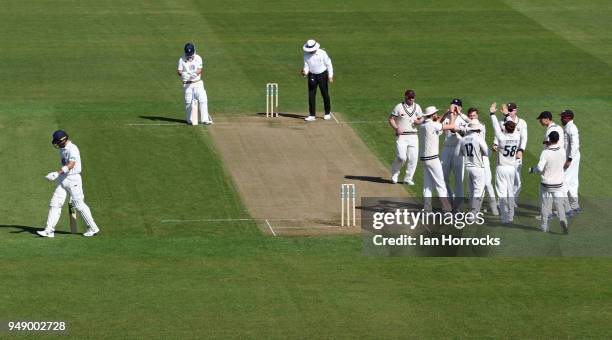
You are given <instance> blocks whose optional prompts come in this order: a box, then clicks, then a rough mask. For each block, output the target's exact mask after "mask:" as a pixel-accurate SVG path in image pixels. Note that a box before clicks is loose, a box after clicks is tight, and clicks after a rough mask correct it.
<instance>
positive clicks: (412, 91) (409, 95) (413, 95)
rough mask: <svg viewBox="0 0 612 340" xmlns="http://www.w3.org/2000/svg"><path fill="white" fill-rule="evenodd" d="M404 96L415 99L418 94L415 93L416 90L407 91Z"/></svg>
mask: <svg viewBox="0 0 612 340" xmlns="http://www.w3.org/2000/svg"><path fill="white" fill-rule="evenodd" d="M404 96H406V97H408V98H414V97H415V96H416V94H415V93H414V90H410V89H408V90H406V92H404Z"/></svg>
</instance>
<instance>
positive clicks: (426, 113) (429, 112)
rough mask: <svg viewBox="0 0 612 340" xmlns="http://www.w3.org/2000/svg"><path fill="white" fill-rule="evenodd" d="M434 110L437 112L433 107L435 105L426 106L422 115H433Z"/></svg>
mask: <svg viewBox="0 0 612 340" xmlns="http://www.w3.org/2000/svg"><path fill="white" fill-rule="evenodd" d="M436 112H438V109H436V107H435V106H428V107H427V108H426V109H425V113H423V116H425V117H428V116H431V115H433V114H434V113H436Z"/></svg>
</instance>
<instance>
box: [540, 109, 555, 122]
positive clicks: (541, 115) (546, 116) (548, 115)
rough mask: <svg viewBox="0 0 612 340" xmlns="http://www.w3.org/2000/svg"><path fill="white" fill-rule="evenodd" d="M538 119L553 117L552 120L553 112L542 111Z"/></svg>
mask: <svg viewBox="0 0 612 340" xmlns="http://www.w3.org/2000/svg"><path fill="white" fill-rule="evenodd" d="M538 119H551V120H552V113H550V111H542V112H541V113H540V115H539V116H538Z"/></svg>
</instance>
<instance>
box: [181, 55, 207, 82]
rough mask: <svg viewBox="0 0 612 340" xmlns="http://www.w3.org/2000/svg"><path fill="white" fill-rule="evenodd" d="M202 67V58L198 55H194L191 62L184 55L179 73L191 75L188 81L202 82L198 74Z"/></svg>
mask: <svg viewBox="0 0 612 340" xmlns="http://www.w3.org/2000/svg"><path fill="white" fill-rule="evenodd" d="M202 67H203V62H202V58H201V57H200V56H199V55H197V54H194V55H193V58H192V59H191V60H188V59H187V56H185V55H184V54H183V55H182V56H181V57H180V58H179V61H178V71H179V72H181V73H183V72H187V73H189V78H188V79H187V81H191V82H196V81H198V80H201V76H200V75H198V74H197V71H198V70H199V69H202Z"/></svg>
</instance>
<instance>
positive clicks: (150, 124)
mask: <svg viewBox="0 0 612 340" xmlns="http://www.w3.org/2000/svg"><path fill="white" fill-rule="evenodd" d="M332 117H334V120H335V121H336V124H347V125H351V124H383V123H386V122H385V121H380V120H356V121H351V122H341V121H339V120H338V119H336V117H335V116H334V115H333V114H332ZM229 124H238V125H245V124H246V125H251V124H252V125H257V124H268V122H267V121H266V122H218V123H217V122H215V123H214V124H213V125H212V127H214V126H215V125H229ZM181 125H182V126H185V127H187V126H191V125H187V124H186V123H129V124H125V126H181ZM198 126H202V125H201V124H199V125H198ZM288 126H289V125H288Z"/></svg>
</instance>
